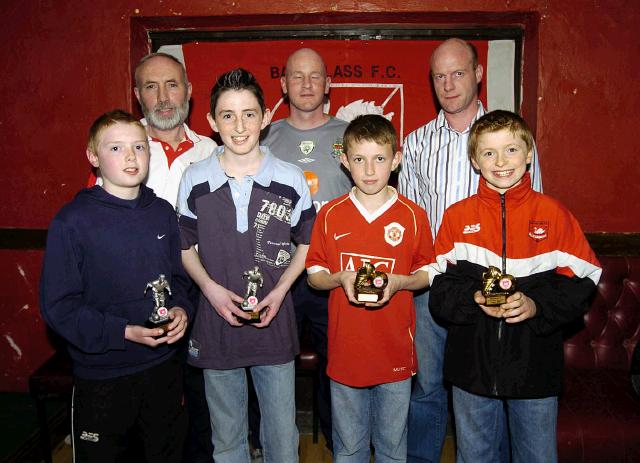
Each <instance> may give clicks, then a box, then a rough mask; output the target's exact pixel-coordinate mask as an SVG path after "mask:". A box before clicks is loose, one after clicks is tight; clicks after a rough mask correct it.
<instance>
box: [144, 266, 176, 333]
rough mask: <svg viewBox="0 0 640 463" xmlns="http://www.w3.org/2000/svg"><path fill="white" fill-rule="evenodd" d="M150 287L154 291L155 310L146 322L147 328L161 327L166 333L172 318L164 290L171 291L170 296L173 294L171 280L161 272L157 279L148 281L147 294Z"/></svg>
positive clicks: (145, 290)
mask: <svg viewBox="0 0 640 463" xmlns="http://www.w3.org/2000/svg"><path fill="white" fill-rule="evenodd" d="M149 288H151V292H152V293H153V302H154V308H153V312H151V316H150V317H149V319H148V320H147V321H146V322H145V324H144V326H145V327H147V328H161V329H162V331H163V332H164V333H166V332H167V331H169V324H170V323H171V319H170V318H169V311H168V310H167V307H166V296H165V294H164V292H165V290H166V291H167V292H168V293H169V296H171V287H170V286H169V282H168V281H167V279H166V277H165V276H164V275H163V274H160V275H159V276H158V279H157V280H153V281H150V282H148V283H147V287H146V288H145V289H144V294H145V295H146V294H147V290H148V289H149ZM164 333H163V334H164ZM157 337H160V336H157Z"/></svg>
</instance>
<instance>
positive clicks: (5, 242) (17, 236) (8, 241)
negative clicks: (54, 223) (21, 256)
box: [0, 228, 47, 251]
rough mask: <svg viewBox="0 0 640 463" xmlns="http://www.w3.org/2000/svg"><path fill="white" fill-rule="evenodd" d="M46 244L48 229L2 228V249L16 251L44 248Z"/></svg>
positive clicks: (0, 234)
mask: <svg viewBox="0 0 640 463" xmlns="http://www.w3.org/2000/svg"><path fill="white" fill-rule="evenodd" d="M46 244H47V230H46V229H37V228H0V249H9V250H15V251H22V250H28V249H44V247H45V245H46Z"/></svg>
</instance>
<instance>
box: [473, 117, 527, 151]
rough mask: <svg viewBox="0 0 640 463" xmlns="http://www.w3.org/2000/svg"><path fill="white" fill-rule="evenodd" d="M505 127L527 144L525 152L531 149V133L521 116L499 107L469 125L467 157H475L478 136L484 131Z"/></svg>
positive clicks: (495, 130)
mask: <svg viewBox="0 0 640 463" xmlns="http://www.w3.org/2000/svg"><path fill="white" fill-rule="evenodd" d="M504 129H507V130H508V131H509V132H511V133H512V134H513V136H516V137H520V138H521V139H522V141H524V143H525V145H527V152H529V151H531V150H532V149H533V133H532V132H531V129H530V128H529V126H528V125H527V123H526V122H525V121H524V119H523V118H521V117H520V116H518V115H517V114H516V113H512V112H511V111H504V110H501V109H498V110H495V111H491V112H490V113H487V114H485V115H484V116H482V117H481V118H479V119H478V120H477V121H475V122H474V123H473V125H472V126H471V130H470V131H469V141H468V142H467V151H468V154H469V159H475V157H476V150H477V149H478V138H479V137H480V135H482V134H485V133H491V132H497V131H499V130H504Z"/></svg>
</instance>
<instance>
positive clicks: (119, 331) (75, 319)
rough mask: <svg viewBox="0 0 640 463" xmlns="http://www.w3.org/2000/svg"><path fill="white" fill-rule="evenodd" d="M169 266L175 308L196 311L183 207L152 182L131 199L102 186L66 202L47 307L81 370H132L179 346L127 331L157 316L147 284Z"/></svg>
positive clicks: (48, 268) (56, 225) (52, 248)
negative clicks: (184, 250)
mask: <svg viewBox="0 0 640 463" xmlns="http://www.w3.org/2000/svg"><path fill="white" fill-rule="evenodd" d="M161 273H162V274H164V275H165V276H166V278H167V280H168V282H169V284H170V286H171V293H172V295H171V296H169V295H167V308H168V309H170V308H171V307H174V306H180V307H182V308H183V309H184V310H185V311H186V312H187V315H188V316H189V317H190V316H191V315H192V313H193V311H192V306H191V304H190V303H189V300H188V298H187V290H188V288H189V285H190V282H189V279H188V277H187V275H186V273H185V272H184V269H183V267H182V261H181V251H180V232H179V230H178V223H177V218H176V214H175V212H174V210H173V208H172V207H171V205H170V204H169V203H168V202H166V201H165V200H163V199H159V198H157V197H156V195H155V194H154V193H153V191H152V190H150V189H149V188H147V187H145V186H144V185H141V187H140V194H139V196H138V198H137V199H135V200H124V199H120V198H117V197H115V196H112V195H110V194H109V193H107V192H106V191H105V190H103V189H102V187H99V186H94V187H92V188H89V189H84V190H82V191H80V192H79V193H78V194H77V195H76V197H75V198H74V199H73V201H71V202H70V203H69V204H67V205H66V206H64V207H63V208H62V209H61V210H60V212H59V213H58V214H57V215H56V217H55V218H54V219H53V221H52V222H51V224H50V226H49V232H48V235H47V248H46V251H45V257H44V264H43V269H42V278H41V282H40V308H41V312H42V317H43V318H44V320H45V321H46V323H47V324H48V325H49V326H50V327H51V328H52V329H53V330H54V331H56V332H57V333H58V334H59V335H61V336H62V337H63V338H64V339H66V340H67V342H68V343H69V352H70V354H71V357H72V359H73V365H74V374H75V375H76V376H78V377H81V378H85V379H107V378H116V377H120V376H125V375H129V374H133V373H136V372H139V371H143V370H146V369H148V368H150V367H152V366H155V365H158V364H160V363H162V362H163V361H165V360H166V359H168V358H169V357H171V356H172V355H173V354H174V353H175V351H176V349H177V348H178V347H177V346H176V344H172V345H167V344H161V345H159V346H157V347H155V348H153V347H149V346H145V345H142V344H139V343H135V342H131V341H127V340H125V338H124V331H125V326H126V325H127V324H130V325H144V323H145V321H146V320H147V319H148V318H149V315H150V314H151V312H152V310H153V308H154V302H153V294H152V291H147V293H146V294H145V293H144V291H145V288H146V285H147V283H148V282H150V281H153V280H156V279H157V278H158V275H159V274H161Z"/></svg>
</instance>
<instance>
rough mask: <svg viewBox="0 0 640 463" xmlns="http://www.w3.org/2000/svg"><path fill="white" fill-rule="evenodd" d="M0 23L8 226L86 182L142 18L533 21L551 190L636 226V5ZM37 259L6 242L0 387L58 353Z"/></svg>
mask: <svg viewBox="0 0 640 463" xmlns="http://www.w3.org/2000/svg"><path fill="white" fill-rule="evenodd" d="M147 4H148V5H147ZM622 5H625V6H624V7H623V6H622ZM427 8H428V9H427ZM515 8H517V10H516V9H515ZM292 14H293V15H295V16H291V15H292ZM378 14H381V15H380V16H378ZM261 15H268V16H261ZM277 15H285V16H277ZM385 15H386V16H385ZM208 17H217V18H213V19H209V18H208ZM163 18H164V19H163ZM261 18H262V19H264V20H262V19H261ZM522 18H526V21H523V20H522ZM1 22H2V24H1V26H2V27H0V43H2V44H3V47H2V51H0V53H1V54H2V59H1V60H0V65H1V66H2V71H3V72H2V81H3V82H2V85H1V90H0V92H2V99H1V100H0V101H1V102H2V106H3V107H2V111H1V113H0V134H1V135H2V138H3V140H4V143H3V144H2V145H1V146H0V156H1V159H2V160H3V167H4V168H3V169H2V170H1V171H0V172H1V173H0V176H1V177H0V179H1V182H2V183H1V184H2V186H3V188H4V190H5V194H4V198H3V201H1V202H0V228H46V226H47V224H48V222H49V221H50V219H51V218H52V216H53V215H54V213H55V212H56V211H57V210H58V208H59V207H60V206H61V205H62V204H63V203H64V202H66V201H68V200H69V199H71V197H72V195H73V194H74V193H75V192H76V191H77V190H78V189H80V188H81V187H82V186H83V185H84V183H85V181H86V174H87V168H88V165H87V163H86V161H85V159H84V149H85V136H86V132H87V128H88V126H89V124H90V123H91V121H92V120H93V119H94V118H95V117H96V116H97V115H98V114H100V113H102V112H104V111H105V110H107V109H111V108H114V107H124V108H125V109H134V106H133V105H132V103H133V102H132V98H131V96H132V93H131V72H130V69H131V62H132V60H133V61H135V60H137V58H138V57H139V56H140V55H141V54H142V53H144V50H143V49H144V27H145V25H147V26H148V25H155V26H154V27H159V28H167V27H169V28H170V27H173V26H175V25H189V24H195V23H197V24H199V25H200V26H204V25H207V24H213V25H215V27H218V28H219V27H223V26H226V27H230V28H232V27H236V26H242V27H250V28H255V27H256V26H257V25H266V26H272V25H282V26H288V27H291V26H299V25H304V24H310V23H313V24H317V23H346V24H358V23H363V22H365V23H370V22H379V23H389V22H395V23H403V22H414V23H415V22H418V23H421V24H422V25H430V26H434V25H439V24H440V25H445V26H449V27H451V26H452V25H453V24H455V23H462V24H463V25H466V26H470V25H484V24H491V23H492V24H498V25H499V24H507V23H519V24H524V26H525V27H526V44H525V47H526V48H525V100H524V102H523V109H524V114H525V117H527V119H529V121H530V122H532V125H534V126H536V127H537V141H538V146H539V149H540V155H541V163H542V168H543V172H544V186H545V191H546V192H547V193H549V194H551V195H553V196H555V197H557V198H558V199H560V200H561V201H563V202H564V203H565V204H566V205H567V206H568V207H569V208H570V209H571V210H572V211H573V212H574V214H575V215H576V216H577V217H578V219H579V220H580V222H581V223H582V225H583V227H584V229H585V230H587V231H609V232H634V231H639V230H640V195H639V192H640V188H639V187H638V184H639V183H640V181H639V180H638V174H639V173H640V169H638V168H637V167H636V166H637V158H638V155H639V154H640V137H638V136H637V133H638V132H637V130H638V129H637V125H638V122H639V121H640V104H639V103H640V85H638V83H637V75H638V73H639V71H640V65H639V64H638V57H639V56H640V36H639V34H638V30H637V29H638V24H640V4H639V3H637V2H619V1H617V0H616V1H614V0H602V1H586V0H585V1H564V2H549V1H547V0H544V1H542V0H540V1H535V0H529V1H526V0H521V1H518V2H510V1H509V0H506V1H505V0H500V1H498V0H485V1H483V2H477V1H470V0H467V1H465V0H459V1H457V2H451V1H450V0H431V1H429V2H424V1H423V0H404V1H402V2H400V1H397V0H370V1H367V2H355V1H353V0H349V1H347V0H344V1H341V0H337V1H332V2H326V1H321V0H307V1H305V2H292V1H291V0H271V1H269V2H263V1H252V0H245V1H239V0H234V1H231V0H220V1H217V2H212V1H211V0H191V1H189V2H185V1H184V0H164V1H163V2H139V1H138V2H134V1H128V0H109V1H106V0H94V1H92V2H82V1H69V2H54V1H52V0H47V1H39V2H34V1H24V0H20V1H18V0H6V1H5V2H4V6H3V15H2V20H1ZM414 26H416V24H414ZM417 26H420V24H418V25H417ZM132 39H133V40H132ZM132 46H133V50H132ZM212 59H215V57H212ZM426 59H427V57H416V60H417V62H419V61H420V60H426ZM41 255H42V253H41V252H40V251H0V259H1V261H0V262H1V263H2V267H3V270H2V274H1V275H2V276H1V277H0V292H1V294H2V297H1V298H0V365H2V366H1V367H0V369H1V372H2V377H1V378H0V390H24V389H25V388H26V379H27V378H28V375H29V373H30V372H31V371H32V370H33V368H35V367H37V366H38V365H39V364H40V363H41V362H42V361H44V360H45V359H46V357H47V356H48V355H49V354H50V352H51V347H50V345H49V343H48V341H47V337H46V334H45V329H44V327H43V323H42V322H41V321H40V319H39V314H38V306H37V285H38V274H39V267H40V261H41Z"/></svg>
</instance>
